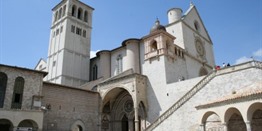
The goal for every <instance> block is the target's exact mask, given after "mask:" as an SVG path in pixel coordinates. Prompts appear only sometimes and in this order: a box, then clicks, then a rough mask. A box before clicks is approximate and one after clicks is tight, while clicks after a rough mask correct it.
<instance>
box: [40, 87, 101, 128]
mask: <svg viewBox="0 0 262 131" xmlns="http://www.w3.org/2000/svg"><path fill="white" fill-rule="evenodd" d="M43 96H44V98H43V105H44V106H45V107H46V111H45V113H44V124H43V125H44V127H43V129H44V130H45V131H56V130H61V131H70V130H72V129H73V128H75V127H74V126H81V127H82V129H83V130H84V131H86V130H98V128H99V126H98V124H99V118H100V117H99V105H100V104H99V103H100V96H99V94H98V93H97V92H93V91H87V90H83V89H77V88H73V87H67V86H62V85H56V84H51V83H44V85H43ZM75 123H82V124H75Z"/></svg>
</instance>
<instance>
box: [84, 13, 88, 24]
mask: <svg viewBox="0 0 262 131" xmlns="http://www.w3.org/2000/svg"><path fill="white" fill-rule="evenodd" d="M84 21H85V22H88V12H87V11H85V13H84Z"/></svg>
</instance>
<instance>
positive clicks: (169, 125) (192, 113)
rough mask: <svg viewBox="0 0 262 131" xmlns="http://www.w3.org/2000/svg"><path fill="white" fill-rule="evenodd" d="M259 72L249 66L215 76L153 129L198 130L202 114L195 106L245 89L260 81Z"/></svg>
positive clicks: (158, 130) (156, 130)
mask: <svg viewBox="0 0 262 131" xmlns="http://www.w3.org/2000/svg"><path fill="white" fill-rule="evenodd" d="M261 73H262V71H261V70H260V69H256V68H250V69H246V70H241V71H238V72H231V73H227V74H223V75H219V76H216V77H215V78H214V79H212V80H211V81H210V82H209V83H208V84H207V85H206V86H205V87H204V88H203V89H201V90H200V91H199V92H197V94H195V95H194V96H193V97H192V98H191V99H189V100H188V101H187V102H186V103H185V104H183V105H182V107H180V108H179V109H178V110H177V111H176V112H174V113H173V114H172V115H171V116H170V117H168V118H167V119H166V120H165V121H163V122H162V123H161V124H160V125H158V126H157V127H156V128H155V129H154V130H155V131H160V130H161V131H162V130H176V131H182V130H186V131H190V130H193V131H195V130H198V129H199V124H200V122H199V119H200V118H201V117H202V116H200V114H199V113H198V111H197V109H196V108H195V107H196V106H198V105H201V104H205V103H208V102H210V101H213V100H217V99H219V98H222V97H224V96H228V95H231V94H232V92H236V93H237V92H238V90H241V89H245V88H246V87H248V86H249V85H251V84H253V83H255V82H257V81H261V80H262V78H261V77H258V76H260V75H261ZM257 88H262V87H257ZM174 102H175V101H174Z"/></svg>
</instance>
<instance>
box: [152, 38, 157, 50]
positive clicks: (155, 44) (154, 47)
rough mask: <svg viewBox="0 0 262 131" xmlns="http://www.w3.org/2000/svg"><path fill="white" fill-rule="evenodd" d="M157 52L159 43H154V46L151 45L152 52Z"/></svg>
mask: <svg viewBox="0 0 262 131" xmlns="http://www.w3.org/2000/svg"><path fill="white" fill-rule="evenodd" d="M156 50H157V43H156V41H154V42H153V43H152V44H151V52H152V51H156Z"/></svg>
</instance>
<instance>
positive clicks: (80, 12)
mask: <svg viewBox="0 0 262 131" xmlns="http://www.w3.org/2000/svg"><path fill="white" fill-rule="evenodd" d="M77 18H78V19H80V20H82V8H78V12H77Z"/></svg>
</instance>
